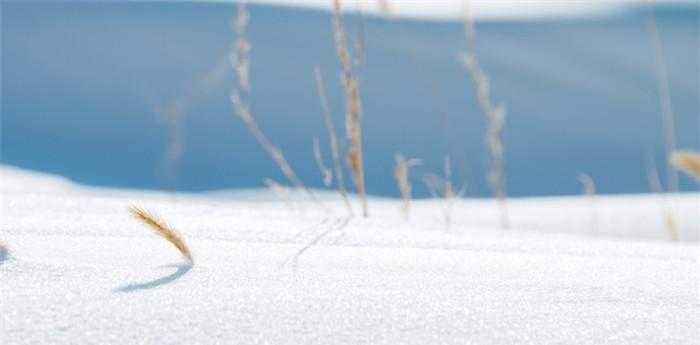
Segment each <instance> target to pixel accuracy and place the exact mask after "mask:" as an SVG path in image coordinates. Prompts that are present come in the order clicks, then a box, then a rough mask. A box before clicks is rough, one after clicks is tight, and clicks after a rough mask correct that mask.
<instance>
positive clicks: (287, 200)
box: [263, 178, 295, 210]
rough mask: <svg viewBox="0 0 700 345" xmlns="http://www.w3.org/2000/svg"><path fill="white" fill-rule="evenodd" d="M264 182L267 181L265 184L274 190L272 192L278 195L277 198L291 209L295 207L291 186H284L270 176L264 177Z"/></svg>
mask: <svg viewBox="0 0 700 345" xmlns="http://www.w3.org/2000/svg"><path fill="white" fill-rule="evenodd" d="M263 183H265V186H267V188H268V189H269V190H271V191H272V193H273V194H274V195H275V197H277V199H279V200H281V201H282V202H284V204H285V205H286V206H287V208H289V209H290V210H294V209H295V207H294V203H293V202H292V198H291V192H290V190H289V188H287V186H284V185H282V184H281V183H279V182H277V181H275V180H273V179H270V178H266V179H264V180H263Z"/></svg>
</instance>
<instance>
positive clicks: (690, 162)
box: [670, 151, 700, 182]
mask: <svg viewBox="0 0 700 345" xmlns="http://www.w3.org/2000/svg"><path fill="white" fill-rule="evenodd" d="M670 162H671V165H672V166H674V167H675V168H676V169H679V170H682V171H684V172H685V173H687V174H688V175H690V176H694V177H695V178H696V179H697V180H698V182H700V154H698V153H696V152H690V151H675V152H673V154H671V159H670Z"/></svg>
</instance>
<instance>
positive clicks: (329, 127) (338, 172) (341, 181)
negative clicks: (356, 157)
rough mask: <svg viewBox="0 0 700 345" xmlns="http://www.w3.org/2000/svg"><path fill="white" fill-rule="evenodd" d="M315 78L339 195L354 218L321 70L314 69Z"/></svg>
mask: <svg viewBox="0 0 700 345" xmlns="http://www.w3.org/2000/svg"><path fill="white" fill-rule="evenodd" d="M314 77H315V78H316V86H317V88H318V98H319V100H320V101H321V110H322V111H323V122H324V124H325V126H326V132H327V133H328V140H329V141H330V146H331V157H332V158H333V167H334V169H335V180H336V185H337V189H338V193H340V196H342V197H343V201H344V202H345V207H347V209H348V212H349V214H350V215H351V216H352V215H354V214H355V212H354V211H353V209H352V205H350V200H349V199H348V192H347V190H346V189H345V178H344V177H343V168H342V167H341V165H340V153H339V152H338V137H337V136H336V134H335V126H334V125H333V120H331V111H330V107H329V106H328V97H326V86H325V83H324V82H323V75H321V70H320V69H319V68H318V67H316V68H315V69H314Z"/></svg>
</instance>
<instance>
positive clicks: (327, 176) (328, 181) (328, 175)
mask: <svg viewBox="0 0 700 345" xmlns="http://www.w3.org/2000/svg"><path fill="white" fill-rule="evenodd" d="M313 142H314V160H315V161H316V165H317V166H318V170H319V172H320V173H321V180H322V181H323V185H324V186H326V187H330V186H331V185H332V184H333V172H332V171H331V169H328V168H327V167H326V165H325V164H324V163H323V156H322V154H321V145H320V144H319V143H318V138H317V137H314V139H313Z"/></svg>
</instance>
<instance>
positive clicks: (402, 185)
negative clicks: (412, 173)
mask: <svg viewBox="0 0 700 345" xmlns="http://www.w3.org/2000/svg"><path fill="white" fill-rule="evenodd" d="M395 161H396V165H395V166H394V178H395V179H396V185H397V186H398V188H399V192H400V193H401V200H402V202H401V216H402V217H403V219H405V220H408V218H409V215H410V207H411V182H410V180H409V174H408V173H409V169H410V168H412V167H414V166H416V165H418V164H420V160H418V159H414V158H412V159H406V158H404V157H403V156H402V155H401V154H396V156H395Z"/></svg>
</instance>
